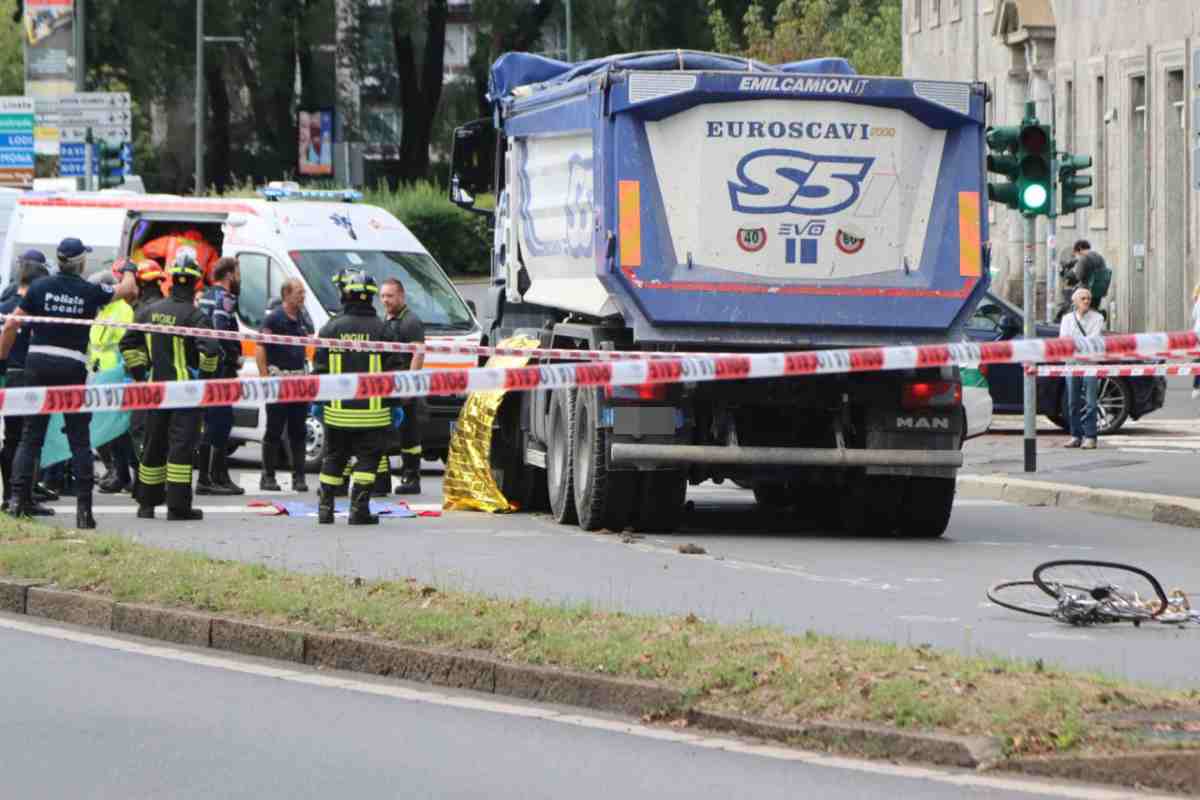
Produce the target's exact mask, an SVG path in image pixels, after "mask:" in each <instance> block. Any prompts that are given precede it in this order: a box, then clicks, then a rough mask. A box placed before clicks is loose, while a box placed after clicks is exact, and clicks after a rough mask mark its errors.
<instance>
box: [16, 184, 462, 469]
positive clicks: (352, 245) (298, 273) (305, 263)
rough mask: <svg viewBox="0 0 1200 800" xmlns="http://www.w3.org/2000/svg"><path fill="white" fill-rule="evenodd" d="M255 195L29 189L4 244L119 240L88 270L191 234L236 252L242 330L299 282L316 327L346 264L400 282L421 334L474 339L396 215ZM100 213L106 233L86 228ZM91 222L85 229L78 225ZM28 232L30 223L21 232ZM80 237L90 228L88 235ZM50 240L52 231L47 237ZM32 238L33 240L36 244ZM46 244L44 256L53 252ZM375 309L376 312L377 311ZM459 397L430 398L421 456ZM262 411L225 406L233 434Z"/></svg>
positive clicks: (288, 191) (325, 198)
mask: <svg viewBox="0 0 1200 800" xmlns="http://www.w3.org/2000/svg"><path fill="white" fill-rule="evenodd" d="M262 195H263V196H262V197H261V198H255V199H233V198H228V199H227V198H188V197H178V196H174V195H134V196H128V197H99V196H95V195H91V196H86V197H84V196H79V195H71V194H64V195H50V196H36V197H35V196H26V197H23V198H21V199H19V200H18V201H17V205H16V210H15V211H14V214H13V217H12V219H11V222H12V224H13V226H14V227H13V228H12V229H10V231H9V236H8V237H7V240H6V244H5V248H4V252H5V253H6V254H8V256H7V257H8V259H9V263H11V259H12V255H11V254H12V253H13V252H20V250H16V249H15V248H19V247H21V246H23V245H24V244H26V243H28V242H29V241H31V236H32V232H33V231H34V230H39V231H40V230H42V229H43V228H45V227H50V228H52V229H53V231H54V232H55V233H54V235H55V236H57V237H58V238H62V237H63V236H79V238H81V239H83V241H84V243H85V244H91V243H92V242H96V243H97V244H100V245H101V246H105V247H106V246H107V242H109V241H115V242H116V245H115V248H113V249H112V250H111V251H109V253H111V255H110V254H108V253H106V254H105V255H106V256H107V257H101V258H96V259H94V261H95V263H94V264H93V263H89V264H88V270H89V271H94V270H96V269H101V268H104V266H105V264H108V265H111V263H112V262H111V260H112V258H113V257H114V256H115V257H128V256H130V254H136V253H137V252H138V251H139V250H140V249H142V248H143V247H144V246H146V245H147V244H148V243H150V242H153V241H155V240H157V239H161V238H162V237H170V236H173V235H187V236H194V235H195V234H196V233H199V234H200V236H201V237H202V238H203V240H204V242H205V243H207V244H208V245H210V246H211V247H212V248H213V249H214V250H215V252H216V253H219V254H221V255H225V256H234V257H236V258H237V259H238V261H239V263H240V265H241V278H242V288H241V294H240V296H239V297H238V320H239V324H240V326H241V328H242V329H243V330H254V331H257V330H259V328H260V327H261V325H262V322H263V319H264V317H265V316H266V312H267V308H268V306H269V305H270V303H271V301H272V300H273V299H277V298H278V297H279V292H280V287H281V286H282V284H283V282H284V281H285V280H288V279H289V278H299V279H300V280H301V281H303V283H304V285H305V287H306V300H305V311H306V312H307V314H308V316H309V318H310V319H311V320H312V322H313V325H314V327H315V329H316V330H320V329H321V326H323V325H324V324H325V323H326V322H327V321H328V320H329V319H330V317H331V316H332V315H334V314H336V313H337V310H338V307H339V297H338V291H337V288H336V287H335V286H334V285H333V281H332V278H333V275H334V274H336V273H337V272H339V271H341V270H342V269H345V268H347V267H355V268H360V269H365V270H366V271H367V272H368V273H370V274H371V275H372V276H374V278H375V280H376V281H378V282H380V283H382V282H383V281H384V280H386V279H387V278H393V277H394V278H398V279H399V280H400V281H401V283H403V284H404V287H405V290H406V294H407V298H408V305H409V307H410V308H411V309H412V310H413V311H414V312H416V314H417V316H418V317H420V318H421V320H422V321H423V322H424V323H425V334H426V341H427V342H431V343H432V342H438V343H454V344H464V345H478V344H479V343H480V341H481V337H482V330H481V328H480V326H479V323H478V322H477V321H476V319H475V315H474V313H473V312H472V310H471V309H470V308H468V306H467V303H466V302H465V301H464V300H463V298H462V296H461V295H460V294H459V293H458V290H457V289H455V287H454V284H453V283H451V282H450V279H449V278H448V277H447V276H446V274H445V273H444V272H443V271H442V268H441V267H440V266H439V265H438V263H437V262H436V261H435V260H434V259H433V257H432V256H431V255H430V254H429V251H428V250H426V249H425V247H424V246H423V245H422V244H421V243H420V242H419V241H418V240H417V238H416V237H415V236H413V234H412V233H411V232H410V231H409V230H408V229H407V228H406V227H405V226H404V225H403V224H402V223H401V222H400V221H399V220H397V219H396V218H395V217H393V216H392V215H391V214H389V213H388V212H387V211H385V210H384V209H382V208H379V207H377V206H370V205H363V204H361V203H358V202H356V200H357V199H358V195H357V193H355V192H351V191H345V192H343V191H306V190H300V189H299V188H298V187H295V185H290V186H286V185H285V186H284V187H282V188H279V187H272V188H268V189H266V190H264V191H263V192H262ZM97 215H101V216H103V218H104V221H105V223H106V230H108V231H110V233H109V234H108V239H107V240H106V239H105V237H104V236H101V235H100V234H99V231H92V227H93V221H94V219H95V218H96V217H97ZM84 219H86V220H88V224H87V225H88V230H81V229H79V228H78V227H76V225H77V224H78V223H79V222H80V221H81V220H84ZM25 231H29V232H30V233H29V234H26V233H25ZM89 233H90V234H91V236H90V238H89ZM54 241H55V243H56V244H57V239H55V240H54ZM33 246H41V245H38V244H34V245H33ZM53 252H54V250H53V248H51V249H50V250H49V251H47V255H53ZM381 311H382V309H381ZM242 352H243V355H244V356H245V363H244V365H243V367H242V374H243V375H245V376H257V374H258V370H257V367H256V365H255V362H254V346H253V344H252V343H249V342H246V343H243V347H242ZM477 363H478V359H477V357H476V356H473V355H441V354H434V353H431V354H429V355H428V356H427V357H426V359H425V367H426V368H427V369H439V368H461V367H473V366H475V365H476V364H477ZM462 402H463V400H462V398H461V397H431V398H429V399H428V404H429V415H428V421H427V422H426V423H425V425H424V427H423V430H422V439H423V441H422V444H423V448H424V456H425V458H426V459H428V460H435V459H443V458H445V456H446V452H447V450H448V448H449V442H450V433H451V431H452V428H453V426H454V422H455V420H456V419H457V417H458V411H459V409H460V408H461V407H462ZM265 427H266V413H265V410H264V407H263V406H261V405H254V404H244V405H239V406H235V407H234V429H233V440H234V441H235V443H237V444H240V443H244V442H261V441H262V438H263V433H264V431H265ZM322 434H323V431H322V428H321V425H320V423H319V422H317V421H316V420H315V419H313V418H311V417H310V418H309V424H308V440H307V443H306V445H307V446H306V450H307V452H306V454H305V457H306V461H307V462H308V467H309V469H310V470H313V469H316V468H317V466H318V465H319V464H320V459H321V453H322V451H323V449H324V442H323V435H322Z"/></svg>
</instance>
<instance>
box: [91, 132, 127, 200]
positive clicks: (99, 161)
mask: <svg viewBox="0 0 1200 800" xmlns="http://www.w3.org/2000/svg"><path fill="white" fill-rule="evenodd" d="M124 149H125V143H124V142H108V141H104V140H101V141H100V142H99V143H98V144H97V145H96V174H97V175H98V176H99V181H98V183H99V185H100V188H101V189H111V188H112V187H114V186H120V185H121V184H123V183H124V182H125V159H124V157H123V155H122V151H123V150H124Z"/></svg>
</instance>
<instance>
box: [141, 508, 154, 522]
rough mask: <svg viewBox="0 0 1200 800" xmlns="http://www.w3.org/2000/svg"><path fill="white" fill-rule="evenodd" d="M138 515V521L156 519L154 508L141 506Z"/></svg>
mask: <svg viewBox="0 0 1200 800" xmlns="http://www.w3.org/2000/svg"><path fill="white" fill-rule="evenodd" d="M137 515H138V519H154V506H143V505H139V506H138V510H137Z"/></svg>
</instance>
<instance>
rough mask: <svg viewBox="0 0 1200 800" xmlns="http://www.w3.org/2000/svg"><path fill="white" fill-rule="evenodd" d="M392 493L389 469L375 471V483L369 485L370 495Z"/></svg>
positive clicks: (383, 495) (378, 495)
mask: <svg viewBox="0 0 1200 800" xmlns="http://www.w3.org/2000/svg"><path fill="white" fill-rule="evenodd" d="M391 493H392V473H391V471H390V470H384V471H383V472H376V473H375V485H374V486H372V487H371V497H387V496H388V495H389V494H391Z"/></svg>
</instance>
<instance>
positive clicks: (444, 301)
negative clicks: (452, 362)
mask: <svg viewBox="0 0 1200 800" xmlns="http://www.w3.org/2000/svg"><path fill="white" fill-rule="evenodd" d="M291 256H292V260H293V261H295V262H296V266H298V267H299V268H300V272H301V273H303V274H304V279H305V281H307V282H308V285H309V288H310V290H311V291H312V292H313V293H315V294H316V296H317V299H318V300H319V301H320V302H321V306H322V307H324V309H325V310H326V311H328V312H329V313H330V314H334V313H336V312H337V310H338V309H339V308H340V307H341V298H340V297H339V296H338V290H337V287H335V286H334V285H333V276H334V275H336V274H337V273H338V272H340V271H342V270H344V269H347V268H353V269H363V270H366V271H367V273H368V274H369V275H371V277H373V278H374V279H375V280H376V281H377V282H378V283H380V284H382V283H383V282H384V281H385V280H387V279H388V278H396V279H398V280H399V281H400V283H402V284H404V293H405V295H406V297H407V300H408V306H409V308H411V309H412V310H413V311H415V312H416V314H417V316H418V317H420V318H421V321H422V322H423V323H425V327H426V328H434V329H441V330H464V331H469V330H471V329H472V328H474V322H473V321H472V319H471V312H470V311H468V310H467V307H466V305H465V304H464V303H463V301H462V298H461V297H459V295H458V292H456V291H455V290H454V287H453V286H452V285H451V284H450V281H449V280H448V279H447V278H446V274H445V273H444V272H442V268H441V267H439V266H438V265H437V262H436V261H434V260H433V257H432V256H429V255H427V254H425V253H393V252H385V251H381V250H300V251H293V252H292V253H291ZM375 305H376V308H380V306H379V301H378V300H376V301H375Z"/></svg>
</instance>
